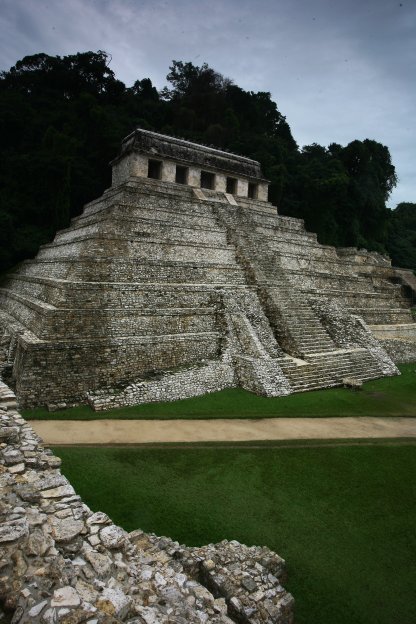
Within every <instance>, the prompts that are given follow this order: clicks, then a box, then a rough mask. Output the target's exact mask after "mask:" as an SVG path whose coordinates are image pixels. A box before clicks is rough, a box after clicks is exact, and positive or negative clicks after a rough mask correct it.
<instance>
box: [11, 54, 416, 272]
mask: <svg viewBox="0 0 416 624" xmlns="http://www.w3.org/2000/svg"><path fill="white" fill-rule="evenodd" d="M167 81H168V83H169V86H168V87H165V88H164V89H162V90H161V91H160V92H158V91H157V89H156V88H155V87H154V86H153V85H152V82H151V80H150V79H149V78H142V79H139V80H137V81H136V82H135V83H134V85H133V86H132V87H126V86H125V85H124V83H123V82H121V81H120V80H117V78H116V77H115V75H114V72H113V71H112V70H111V69H110V68H109V55H107V54H106V53H105V52H102V51H98V52H96V53H94V52H84V53H78V54H74V55H70V56H65V57H59V56H56V57H52V56H48V55H47V54H36V55H34V56H27V57H25V58H24V59H22V60H21V61H18V62H17V63H16V65H15V66H14V67H12V68H11V69H10V70H9V71H7V72H2V73H1V74H0V129H1V137H2V141H1V147H0V152H1V153H0V157H1V165H2V166H1V171H0V271H6V270H7V269H8V268H10V267H11V266H13V265H14V264H15V263H16V262H18V261H20V260H22V259H24V258H28V257H31V256H33V255H34V254H35V253H36V251H37V249H38V247H39V245H41V244H43V243H45V242H47V241H49V240H51V239H52V238H53V236H54V233H55V232H56V230H57V229H60V228H62V227H66V226H67V225H68V223H69V220H70V218H71V217H72V216H75V215H77V214H79V213H80V212H81V210H82V206H83V204H84V203H85V202H87V201H89V200H91V199H94V198H96V197H98V196H99V195H100V194H101V193H102V192H103V190H104V189H105V188H107V187H108V186H109V185H110V183H111V173H110V168H109V167H108V164H107V163H108V161H109V160H111V158H113V157H114V156H115V154H116V153H117V152H118V149H119V145H120V140H121V139H122V138H123V137H124V136H126V135H127V134H128V133H129V132H131V131H132V130H133V129H134V128H136V127H142V128H148V129H152V130H157V131H159V132H162V133H166V134H171V135H175V136H180V137H183V138H186V139H190V140H194V141H197V142H202V143H205V144H210V145H214V146H217V147H219V148H222V149H227V150H230V151H232V152H236V153H239V154H244V155H246V156H249V157H252V158H255V159H256V160H259V161H260V162H261V165H262V168H263V172H264V174H265V176H266V177H267V178H268V179H269V180H270V181H271V186H270V199H271V201H273V203H275V204H277V205H278V207H279V212H280V213H281V214H285V215H289V216H294V217H301V218H303V219H305V223H306V226H307V228H308V229H310V230H312V231H315V232H317V233H318V237H319V241H320V242H321V243H325V244H333V245H337V246H358V247H365V248H367V249H372V250H377V251H380V252H383V253H385V252H388V253H389V254H390V255H391V256H392V258H393V262H394V263H395V264H397V265H400V266H409V267H412V268H415V267H416V245H415V243H416V204H410V203H405V204H400V205H399V206H398V207H397V209H396V210H394V211H390V210H388V209H387V208H386V200H387V199H388V197H389V194H390V192H391V191H392V189H393V188H394V186H395V185H396V182H397V178H396V174H395V169H394V166H393V165H392V163H391V158H390V153H389V150H388V148H387V147H385V146H383V145H381V144H380V143H377V142H376V141H373V140H368V139H366V140H365V141H353V142H352V143H350V144H349V145H347V146H346V147H343V146H341V145H338V144H336V143H332V144H331V145H329V147H328V148H325V147H322V146H320V145H317V144H312V145H308V146H305V147H303V148H302V149H300V148H299V147H298V145H297V144H296V142H295V140H294V138H293V136H292V133H291V130H290V127H289V125H288V123H287V121H286V119H285V117H284V116H283V115H282V114H281V113H280V112H279V110H278V108H277V106H276V104H275V102H273V101H272V100H271V96H270V93H266V92H258V93H255V92H253V91H244V90H243V89H241V88H240V87H238V86H237V85H235V84H233V82H232V81H231V80H229V79H227V78H225V77H224V76H222V75H221V74H219V73H218V72H216V71H214V70H213V69H212V68H210V67H209V66H208V65H207V64H205V63H204V64H203V65H202V66H201V67H197V66H195V65H193V64H192V63H184V62H181V61H173V63H172V66H171V67H170V71H169V74H168V75H167Z"/></svg>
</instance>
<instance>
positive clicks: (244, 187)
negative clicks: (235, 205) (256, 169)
mask: <svg viewBox="0 0 416 624" xmlns="http://www.w3.org/2000/svg"><path fill="white" fill-rule="evenodd" d="M247 194H248V180H242V179H241V178H238V181H237V195H238V196H239V197H247Z"/></svg>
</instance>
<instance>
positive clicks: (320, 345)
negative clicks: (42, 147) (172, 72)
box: [0, 130, 416, 410]
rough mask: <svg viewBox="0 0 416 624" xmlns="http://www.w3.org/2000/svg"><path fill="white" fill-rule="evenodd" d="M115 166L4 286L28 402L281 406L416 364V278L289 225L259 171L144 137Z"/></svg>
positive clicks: (13, 366) (16, 365)
mask: <svg viewBox="0 0 416 624" xmlns="http://www.w3.org/2000/svg"><path fill="white" fill-rule="evenodd" d="M112 166H113V184H112V187H111V188H110V189H108V190H107V191H106V192H105V193H104V194H103V196H102V197H101V198H99V199H97V200H95V201H93V202H91V203H89V204H87V205H86V206H85V209H84V212H83V214H82V215H81V216H79V217H77V218H75V219H73V220H72V223H71V226H70V227H69V228H68V229H66V230H63V231H61V232H58V234H57V235H56V237H55V239H54V241H53V242H52V243H51V244H48V245H44V246H43V247H42V248H41V249H40V251H39V253H38V255H37V257H36V258H35V259H34V260H29V261H25V262H23V263H22V264H21V265H20V266H19V267H18V268H17V269H16V270H15V271H14V272H13V273H12V274H10V275H9V276H8V277H7V278H6V279H5V280H4V281H3V283H2V288H1V289H0V308H1V309H0V335H2V349H3V361H2V364H1V366H2V368H3V377H4V379H5V380H6V381H7V383H9V384H10V385H12V386H13V388H15V391H16V394H17V397H18V400H19V403H20V405H22V406H26V407H29V406H36V405H48V406H50V407H52V408H54V407H55V408H56V407H64V406H66V405H74V404H77V403H81V402H88V403H90V404H91V405H92V407H93V408H94V409H96V410H102V409H107V408H109V407H114V406H122V405H131V404H136V403H142V402H149V401H159V400H174V399H179V398H184V397H189V396H192V395H196V394H203V393H205V392H212V391H216V390H221V389H223V388H227V387H234V386H241V387H243V388H246V389H248V390H250V391H253V392H256V393H259V394H263V395H266V396H279V395H284V394H289V393H292V392H301V391H305V390H311V389H315V388H323V387H330V386H336V385H341V384H342V383H343V380H344V379H345V378H352V379H355V380H359V381H365V380H368V379H372V378H377V377H382V376H384V375H395V374H397V373H398V370H397V368H396V366H395V364H394V362H404V361H411V360H414V359H416V324H415V323H414V321H413V318H412V314H411V310H410V307H411V304H412V297H413V296H414V292H415V283H414V276H413V274H412V273H411V272H410V271H405V270H395V269H393V268H392V267H391V264H390V261H389V259H388V258H385V257H382V256H380V255H379V254H376V253H369V252H366V251H363V250H357V249H353V248H348V249H335V248H334V247H329V246H325V245H320V244H319V243H318V242H317V239H316V235H315V234H312V233H309V232H307V231H305V228H304V224H303V221H302V220H300V219H292V218H288V217H283V216H279V215H278V214H277V209H276V207H274V206H272V205H271V204H270V203H269V202H268V201H267V180H265V179H264V178H263V176H262V174H261V170H260V165H259V163H258V162H256V161H254V160H251V159H249V158H244V157H242V156H237V155H234V154H230V153H228V152H222V151H219V150H216V149H212V148H208V147H204V146H201V145H196V144H194V143H190V142H188V141H184V140H181V139H176V138H171V137H167V136H163V135H160V134H157V133H155V132H150V131H147V130H136V131H135V132H133V133H132V134H131V135H129V136H128V137H127V138H126V139H125V140H124V141H123V143H122V149H121V153H120V155H119V156H118V157H117V158H116V159H115V160H114V161H113V163H112ZM412 279H413V282H412Z"/></svg>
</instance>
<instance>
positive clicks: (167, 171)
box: [162, 160, 176, 182]
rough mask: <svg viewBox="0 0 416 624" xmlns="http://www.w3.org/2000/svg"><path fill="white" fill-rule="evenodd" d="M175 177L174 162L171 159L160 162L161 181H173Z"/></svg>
mask: <svg viewBox="0 0 416 624" xmlns="http://www.w3.org/2000/svg"><path fill="white" fill-rule="evenodd" d="M175 179H176V163H174V162H172V161H171V160H164V161H163V163H162V180H163V182H175Z"/></svg>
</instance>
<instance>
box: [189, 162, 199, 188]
mask: <svg viewBox="0 0 416 624" xmlns="http://www.w3.org/2000/svg"><path fill="white" fill-rule="evenodd" d="M188 185H189V186H194V187H196V188H201V170H200V169H198V168H197V167H189V173H188Z"/></svg>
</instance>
